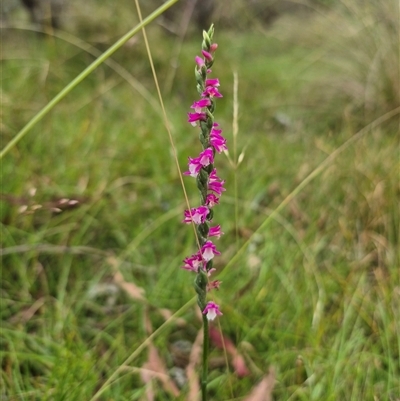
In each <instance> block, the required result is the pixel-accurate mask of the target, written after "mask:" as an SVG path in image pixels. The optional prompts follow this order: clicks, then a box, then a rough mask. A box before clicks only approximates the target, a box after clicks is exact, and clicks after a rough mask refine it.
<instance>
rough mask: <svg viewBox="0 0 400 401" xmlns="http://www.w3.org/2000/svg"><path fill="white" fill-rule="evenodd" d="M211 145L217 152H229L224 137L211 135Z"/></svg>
mask: <svg viewBox="0 0 400 401" xmlns="http://www.w3.org/2000/svg"><path fill="white" fill-rule="evenodd" d="M210 144H211V145H212V146H213V147H214V149H215V150H216V152H218V153H221V152H223V151H224V150H227V149H228V148H227V146H226V139H225V138H224V137H222V136H217V135H212V134H211V135H210Z"/></svg>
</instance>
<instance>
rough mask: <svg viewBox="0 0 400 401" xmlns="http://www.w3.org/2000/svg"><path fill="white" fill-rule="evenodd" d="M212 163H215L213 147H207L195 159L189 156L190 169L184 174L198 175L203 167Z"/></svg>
mask: <svg viewBox="0 0 400 401" xmlns="http://www.w3.org/2000/svg"><path fill="white" fill-rule="evenodd" d="M212 163H214V154H213V151H212V149H211V148H207V149H205V150H203V151H202V152H201V153H200V155H199V157H195V158H194V159H192V158H191V157H189V163H188V166H189V171H185V172H184V173H183V174H184V175H190V176H191V177H196V176H197V174H198V173H199V171H200V170H201V168H202V167H207V166H208V165H209V164H212Z"/></svg>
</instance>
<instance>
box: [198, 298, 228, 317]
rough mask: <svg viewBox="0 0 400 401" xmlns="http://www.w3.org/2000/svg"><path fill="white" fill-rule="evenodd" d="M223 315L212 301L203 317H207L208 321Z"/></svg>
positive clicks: (205, 309) (204, 311)
mask: <svg viewBox="0 0 400 401" xmlns="http://www.w3.org/2000/svg"><path fill="white" fill-rule="evenodd" d="M222 314H223V313H222V312H221V311H220V310H219V306H218V305H217V304H216V303H214V302H212V301H210V302H208V303H207V305H206V307H205V308H204V310H203V315H207V319H208V320H214V319H215V318H216V317H217V315H218V316H221V315H222Z"/></svg>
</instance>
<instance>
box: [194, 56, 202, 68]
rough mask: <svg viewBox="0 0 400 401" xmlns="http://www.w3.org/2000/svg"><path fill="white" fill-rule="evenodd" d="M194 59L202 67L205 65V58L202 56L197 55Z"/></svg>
mask: <svg viewBox="0 0 400 401" xmlns="http://www.w3.org/2000/svg"><path fill="white" fill-rule="evenodd" d="M194 60H195V61H196V64H197V65H198V66H199V67H200V68H201V67H202V66H203V65H204V60H203V59H202V58H201V57H199V56H196V57H195V58H194Z"/></svg>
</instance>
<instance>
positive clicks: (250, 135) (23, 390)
mask: <svg viewBox="0 0 400 401" xmlns="http://www.w3.org/2000/svg"><path fill="white" fill-rule="evenodd" d="M325 11H326V10H325ZM350 11H351V8H350ZM102 12H103V13H104V12H105V11H104V10H103V11H102ZM360 13H361V11H360ZM346 15H347V14H346ZM328 16H329V18H328ZM358 16H359V15H358ZM355 17H357V14H355V13H354V12H353V14H352V13H351V12H350V16H348V15H347V17H346V18H345V17H344V16H343V15H342V14H338V13H331V12H329V13H328V11H326V13H325V14H323V17H318V14H316V15H314V14H313V15H308V16H301V17H293V16H287V17H284V18H282V19H280V20H279V21H277V22H276V23H275V25H274V26H273V27H272V28H270V29H268V30H267V29H265V28H264V27H263V26H262V25H258V24H255V25H254V27H253V28H252V29H250V30H234V29H232V28H230V29H219V28H218V25H217V26H216V41H217V42H218V44H219V50H218V53H217V61H216V64H215V67H214V73H215V76H218V77H219V78H220V81H221V91H222V92H223V94H224V98H223V99H221V100H220V101H219V102H218V106H217V111H216V119H217V120H218V121H219V122H220V124H221V126H222V127H223V129H224V133H225V135H226V136H227V138H228V141H229V144H230V145H231V147H230V154H231V156H233V146H232V144H233V138H232V133H231V132H232V129H231V127H232V109H233V71H237V74H238V78H239V85H238V88H239V90H238V99H239V107H240V108H239V125H240V128H239V135H238V139H237V154H240V153H241V152H242V151H243V150H245V154H244V160H243V162H242V163H241V164H240V166H239V167H238V168H237V169H236V170H235V169H233V168H232V166H231V165H230V163H229V162H228V160H227V158H225V157H223V156H222V157H219V158H218V160H217V164H218V171H219V175H220V176H222V177H225V178H226V180H227V192H226V193H225V194H224V196H223V197H222V205H221V206H220V207H218V209H215V221H216V222H217V223H221V225H222V227H223V231H224V232H225V235H224V236H223V237H222V238H221V239H220V240H219V243H218V249H220V250H222V256H221V257H220V258H219V259H218V260H217V261H216V267H217V270H218V272H219V273H218V274H219V275H218V276H217V277H218V278H219V279H221V280H223V284H222V286H221V289H220V291H219V292H218V293H216V295H215V296H216V299H217V300H218V302H219V303H220V305H221V308H222V311H223V313H224V315H223V317H221V318H220V320H219V322H220V325H221V330H222V332H223V333H224V335H225V336H226V338H227V339H228V338H229V339H231V341H233V343H234V345H235V347H236V348H237V351H238V352H239V354H240V355H241V356H242V357H243V358H244V361H245V363H246V365H247V367H248V369H249V375H247V376H246V377H244V378H241V379H238V378H237V375H236V373H237V372H236V373H235V364H233V367H232V365H231V366H230V368H229V369H228V368H227V366H226V365H225V364H224V362H223V361H222V363H221V357H223V356H224V353H223V351H221V350H220V349H218V348H217V347H215V346H214V347H213V348H212V352H211V363H212V365H211V373H210V386H209V387H210V394H211V399H213V400H228V399H242V398H241V397H244V396H246V395H247V394H248V393H249V391H250V389H251V388H252V387H253V386H254V385H255V384H256V383H257V382H258V380H259V379H260V378H261V377H263V376H264V375H265V374H266V373H267V372H268V369H269V367H270V366H272V367H273V369H274V371H275V376H276V383H275V388H274V392H273V394H274V395H273V397H274V399H275V400H354V401H358V400H381V401H384V400H398V399H400V379H399V378H400V355H399V349H400V325H399V322H400V310H399V308H400V307H399V305H400V277H399V272H400V270H399V265H400V264H399V262H400V258H399V223H400V216H399V209H398V200H399V193H400V187H399V132H398V121H399V120H398V112H393V110H395V109H396V107H398V106H399V104H398V97H397V98H396V92H397V91H396V86H395V85H396V84H398V82H397V83H396V81H395V79H396V77H395V76H394V78H393V75H392V74H391V70H390V69H382V68H380V67H381V66H384V67H385V68H386V61H387V60H388V59H387V58H385V57H386V56H388V55H389V56H390V57H389V59H390V60H392V61H393V59H392V58H391V53H390V51H389V50H390V44H388V45H387V48H389V50H388V51H387V53H385V50H386V49H382V48H381V47H379V46H378V45H379V43H378V40H377V39H376V37H375V36H374V35H373V32H369V31H367V33H368V34H367V35H366V34H365V31H363V34H362V35H356V34H354V32H353V31H352V29H353V30H355V31H356V32H359V31H357V29H356V28H357V27H358V25H357V24H359V23H360V20H359V19H356V18H355ZM118 18H120V20H121V19H122V21H123V24H122V25H123V26H124V24H126V25H127V29H128V28H129V25H128V20H129V19H128V18H127V17H126V16H119V17H118ZM304 18H306V20H304ZM304 21H306V22H307V23H306V25H307V29H305V28H304ZM335 21H336V22H337V21H340V23H341V25H340V26H341V29H340V30H338V31H337V32H336V35H333V34H332V31H331V33H330V32H329V29H333V28H332V26H336V29H338V28H337V25H335ZM379 21H381V22H382V20H379ZM99 24H100V23H99ZM104 24H106V23H104ZM114 24H115V26H114V27H115V29H116V30H115V31H113V30H112V29H111V27H110V26H107V30H106V31H105V33H104V35H106V36H105V39H104V37H102V41H103V42H102V43H100V44H99V43H98V47H104V48H105V47H106V46H107V40H108V41H110V43H111V41H112V40H113V39H114V36H113V35H116V32H120V33H121V34H122V33H123V32H124V31H123V28H121V30H122V31H118V30H117V27H118V25H117V24H116V23H114ZM382 24H383V23H382ZM100 25H101V24H100ZM377 26H378V28H379V29H381V28H382V25H379V24H378V25H377ZM383 26H384V24H383ZM388 26H390V24H388ZM321 27H323V28H321ZM368 27H369V28H368ZM344 28H346V29H348V30H349V31H351V32H352V35H350V36H346V35H347V31H346V29H344ZM370 28H371V25H368V26H367V25H366V26H365V27H364V29H370ZM82 29H83V28H82ZM88 29H89V28H88ZM371 29H372V28H371ZM382 30H383V28H382ZM333 32H335V31H333ZM384 32H386V31H384ZM339 33H340V34H342V35H339ZM85 34H86V35H89V34H88V33H87V32H85ZM380 34H381V36H379V37H381V38H383V39H384V38H385V36H384V33H382V32H381V33H380ZM7 35H8V36H7V40H5V41H4V46H3V61H2V90H3V94H2V113H3V122H2V130H3V137H2V147H4V146H5V144H6V143H7V142H8V141H9V140H10V139H11V138H12V137H13V136H14V135H15V134H16V133H17V132H18V130H19V129H20V128H21V127H22V126H23V125H24V124H25V123H26V122H27V121H28V120H29V119H30V118H31V117H32V116H33V115H34V114H35V112H37V111H38V110H40V109H41V108H42V107H43V106H44V105H45V104H46V103H47V102H48V101H49V100H50V99H51V98H52V97H53V96H54V95H56V94H57V93H58V91H59V90H61V89H62V88H63V87H64V86H65V85H66V84H67V83H68V82H69V81H70V80H71V79H73V78H74V77H75V76H76V75H77V74H78V73H79V72H80V71H82V69H83V68H84V67H86V66H87V65H88V64H89V63H90V62H91V61H92V60H93V56H92V55H90V54H88V53H87V52H86V51H84V50H82V49H81V48H79V47H77V44H76V43H72V42H71V40H72V39H71V38H65V37H63V38H57V37H48V36H46V37H41V36H38V35H33V34H32V33H30V32H28V31H24V30H13V31H12V35H11V33H10V32H7ZM90 35H93V32H90ZM90 35H89V36H90ZM107 35H108V36H107ZM117 36H118V35H117ZM86 37H88V36H86ZM93 37H94V36H90V38H91V40H92V41H94V39H93ZM149 37H150V45H151V47H152V51H153V57H154V59H155V65H156V68H157V72H158V74H159V79H160V82H161V87H162V88H164V89H165V88H168V87H169V83H172V84H171V85H170V87H171V90H170V91H168V92H165V91H164V93H165V97H164V101H165V104H166V107H167V111H168V117H169V119H170V121H171V125H172V132H173V137H174V141H175V144H176V147H177V151H178V158H179V163H180V166H181V168H182V169H185V167H186V160H187V156H189V155H191V156H194V155H196V154H197V153H198V150H199V149H200V145H199V144H198V140H197V134H196V130H195V129H193V128H192V127H190V125H188V124H187V123H186V114H185V113H186V112H188V111H189V106H190V104H191V103H192V101H193V100H194V99H195V98H196V96H197V94H196V89H195V81H194V77H193V69H194V66H193V58H194V55H196V54H197V53H198V52H199V47H200V41H201V38H200V37H198V36H196V35H194V36H193V38H190V39H186V40H185V41H184V43H183V44H182V49H181V52H180V54H179V63H178V67H177V69H176V71H173V70H172V69H171V66H170V63H169V60H170V58H171V57H172V56H173V54H174V50H173V49H174V48H175V47H174V46H175V42H174V40H175V39H174V38H173V37H166V36H165V34H164V33H163V32H162V31H160V29H159V28H157V27H151V28H150V30H149ZM371 38H373V39H374V40H375V41H376V42H377V43H376V47H377V48H378V47H379V48H380V49H381V52H380V53H379V57H378V61H376V60H377V56H376V54H372V55H371V54H368V52H363V48H362V46H361V45H360V43H365V42H366V41H367V40H369V39H371ZM64 39H68V40H64ZM385 43H386V44H387V42H386V41H385ZM392 44H393V43H392ZM365 48H366V49H370V47H369V45H367V44H365ZM371 53H373V52H372V50H371ZM350 55H351V56H350ZM374 56H375V58H374ZM352 57H353V58H352ZM114 60H115V62H117V63H119V65H121V66H123V68H125V69H126V71H127V72H128V80H126V79H125V78H126V76H125V78H124V76H121V72H120V71H119V72H118V71H117V72H116V71H115V65H114V69H113V68H111V67H110V66H106V65H103V66H101V67H99V68H98V69H97V70H96V71H95V72H94V73H93V74H92V75H91V76H90V77H89V78H88V79H87V80H85V81H84V82H82V84H80V85H79V86H78V87H77V88H76V89H75V90H74V91H73V92H72V93H71V94H70V95H68V97H67V98H66V99H64V100H63V101H62V102H61V103H60V104H59V105H58V106H57V107H56V108H55V109H54V110H53V111H52V112H51V113H50V114H49V115H48V116H46V117H45V118H44V119H43V120H42V121H41V122H40V123H39V124H37V125H36V126H35V127H34V128H33V129H32V130H31V132H30V133H29V134H28V135H27V136H26V137H25V138H24V139H23V140H22V141H21V142H20V143H19V144H18V146H17V147H15V148H14V149H13V150H12V151H11V152H10V153H9V154H8V155H7V156H6V157H5V158H4V160H3V161H2V194H3V195H2V200H1V211H0V212H1V221H2V226H1V227H2V228H1V229H2V231H1V242H2V248H3V249H2V280H1V319H2V322H1V357H2V363H1V366H2V374H1V378H0V383H1V384H0V388H1V390H0V391H1V395H2V397H3V398H4V399H5V400H6V399H7V400H56V401H58V400H91V399H99V400H128V399H129V400H144V399H150V398H145V397H146V392H147V394H148V397H149V391H150V390H149V389H150V384H147V385H145V384H144V382H145V381H146V380H145V378H144V371H143V370H141V368H143V367H144V366H147V367H148V366H149V365H146V363H148V362H149V357H148V353H147V350H146V348H144V349H142V346H143V345H144V344H145V345H146V344H148V341H149V334H150V333H151V332H153V331H154V330H155V329H157V328H158V327H160V326H161V327H162V328H163V330H162V332H161V333H159V334H158V333H157V335H155V336H154V337H152V342H153V344H154V345H155V346H156V348H157V349H158V352H159V355H160V358H161V360H162V361H163V362H164V364H165V366H166V367H167V368H168V369H171V368H173V367H174V366H175V367H176V366H178V365H179V366H180V365H181V364H180V363H178V362H177V351H176V347H177V345H176V344H177V341H178V340H182V339H184V340H187V341H189V342H190V343H194V341H195V338H196V335H197V333H198V331H199V330H200V327H201V322H200V320H199V319H198V315H197V310H196V305H195V303H194V300H193V296H194V291H193V288H192V281H193V276H191V275H190V274H189V273H188V272H186V271H184V270H182V269H180V265H181V261H182V259H183V258H184V257H186V256H188V255H190V254H192V253H193V251H194V238H193V232H192V230H191V229H190V228H189V227H186V226H185V227H184V226H182V224H181V223H180V221H181V219H182V211H183V209H184V208H185V206H184V198H183V194H182V189H181V186H180V181H179V176H178V173H177V171H176V167H175V163H174V160H173V156H172V152H171V149H170V148H171V147H170V144H169V140H168V136H167V133H166V131H165V128H164V126H163V121H162V117H161V115H160V112H159V109H158V106H157V100H156V96H155V93H156V92H155V89H154V82H153V80H152V78H151V74H150V71H149V67H148V61H147V56H146V52H145V49H144V44H143V41H142V39H141V38H139V37H138V39H137V40H136V42H131V44H130V46H126V47H125V48H124V50H122V51H119V52H117V53H116V54H115V57H114ZM374 60H375V61H374ZM395 60H396V58H395ZM380 61H382V63H380ZM368 63H369V64H368ZM374 63H375V64H374ZM391 65H392V67H393V68H396V67H397V68H398V66H397V65H396V61H395V62H394V64H391ZM387 71H389V72H387ZM138 85H143V86H144V87H145V88H147V91H148V92H146V93H148V96H149V97H148V98H147V99H145V98H144V97H143V95H141V94H140V93H138V91H137V87H138ZM154 104H155V105H154ZM387 113H392V114H391V117H390V115H388V114H387ZM396 113H397V114H396ZM377 119H380V120H377ZM371 123H372V125H371ZM343 144H346V145H345V146H344V147H342V148H341V146H342V145H343ZM337 149H339V152H336V153H335V150H337ZM328 157H330V159H329V160H328V162H326V163H325V164H323V165H322V167H321V169H320V170H316V169H318V168H319V166H321V163H324V161H325V160H326V159H327V158H328ZM313 172H315V173H318V174H315V177H314V178H313V179H312V180H309V179H308V178H307V177H308V176H309V174H312V173H313ZM235 180H236V182H237V192H236V193H235V186H234V182H235ZM185 183H186V186H187V191H188V193H189V196H190V200H191V203H192V204H193V205H195V204H196V203H197V194H196V190H195V185H194V183H193V181H192V180H190V179H185ZM299 185H300V188H299V187H298V186H299ZM296 188H298V189H296ZM293 191H295V192H293ZM288 196H289V198H288ZM63 199H69V200H77V201H78V203H77V204H75V202H72V204H68V203H65V201H62V200H63ZM282 202H283V204H282ZM235 215H237V219H236V218H235V217H234V216H235ZM119 273H121V274H122V276H121V275H120V274H119ZM133 285H134V286H133ZM135 286H136V287H135ZM138 288H142V289H143V292H142V293H141V295H139V294H138V293H137V289H138ZM183 305H186V308H185V309H184V311H183V312H182V313H181V314H180V317H181V318H182V319H180V320H176V319H168V318H167V317H166V312H165V310H169V311H170V312H171V313H174V312H176V311H177V310H179V309H180V308H181V307H182V306H183ZM149 326H151V327H149ZM178 344H179V343H178ZM135 352H136V353H135ZM132 353H135V354H134V355H133V356H132V358H131V361H130V363H129V364H128V366H123V365H122V364H123V363H124V361H125V360H126V358H128V357H129V356H130V355H131V354H132ZM183 359H185V358H183ZM182 365H185V363H184V362H183V363H182ZM150 366H151V365H150ZM152 366H153V367H152V369H153V370H154V369H156V367H154V365H152ZM156 366H158V367H160V366H161V364H160V363H158V364H156ZM117 369H118V371H117ZM116 371H117V374H116V375H115V376H111V375H113V374H114V373H115V372H116ZM110 377H113V383H112V385H110V386H109V387H108V388H107V389H106V390H105V391H104V392H103V393H102V395H101V396H98V397H95V398H92V397H93V396H94V394H95V393H96V391H97V390H99V389H101V388H102V386H103V384H104V383H106V381H107V379H108V378H110ZM152 386H153V388H152V389H153V391H154V393H155V399H156V400H171V399H182V400H184V399H187V395H186V394H187V391H188V386H186V387H185V386H184V387H183V388H182V389H181V394H180V395H179V396H177V395H173V393H171V392H169V391H168V390H167V389H166V385H163V384H162V382H160V381H153V382H152Z"/></svg>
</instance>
